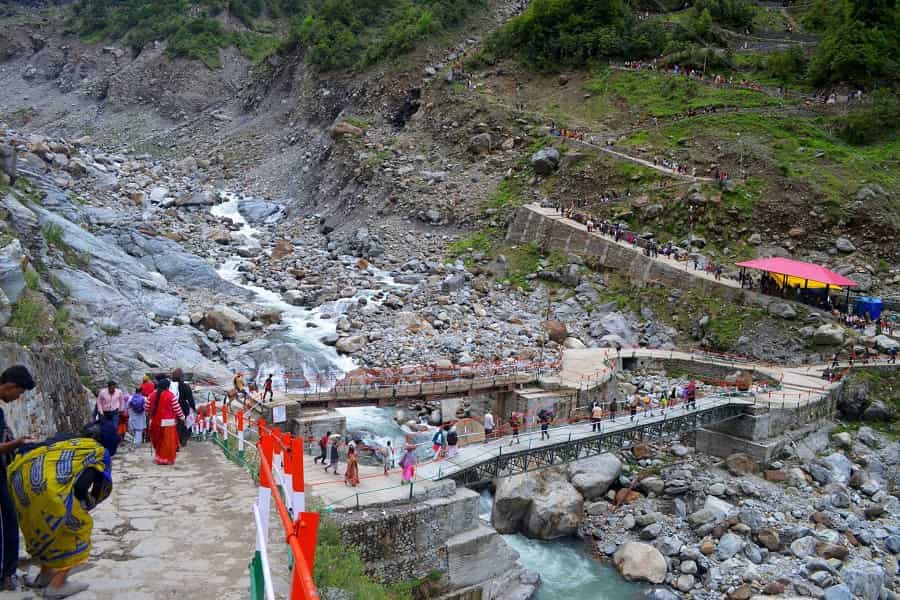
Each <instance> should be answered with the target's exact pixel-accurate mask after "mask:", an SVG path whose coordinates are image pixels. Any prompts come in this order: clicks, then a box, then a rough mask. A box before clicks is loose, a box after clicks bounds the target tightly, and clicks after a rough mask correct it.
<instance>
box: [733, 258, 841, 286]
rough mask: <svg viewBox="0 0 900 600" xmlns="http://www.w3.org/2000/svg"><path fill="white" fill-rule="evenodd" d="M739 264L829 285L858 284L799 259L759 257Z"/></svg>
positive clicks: (738, 264)
mask: <svg viewBox="0 0 900 600" xmlns="http://www.w3.org/2000/svg"><path fill="white" fill-rule="evenodd" d="M737 266H739V267H746V268H748V269H756V270H757V271H768V272H769V273H778V274H780V275H789V276H791V277H797V278H798V279H809V280H810V281H818V282H820V283H827V284H828V285H836V286H840V287H854V286H856V285H857V283H856V282H855V281H853V280H852V279H847V278H846V277H844V276H843V275H838V274H837V273H835V272H834V271H830V270H828V269H826V268H825V267H823V266H820V265H814V264H812V263H807V262H802V261H799V260H791V259H789V258H778V257H772V258H757V259H755V260H746V261H744V262H739V263H737Z"/></svg>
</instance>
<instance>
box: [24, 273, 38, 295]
mask: <svg viewBox="0 0 900 600" xmlns="http://www.w3.org/2000/svg"><path fill="white" fill-rule="evenodd" d="M40 285H41V276H40V275H39V274H38V272H37V271H32V270H31V269H28V270H26V271H25V287H27V288H28V289H29V290H31V291H36V290H37V289H38V287H39V286H40Z"/></svg>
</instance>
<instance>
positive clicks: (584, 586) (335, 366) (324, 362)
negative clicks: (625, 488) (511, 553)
mask: <svg viewBox="0 0 900 600" xmlns="http://www.w3.org/2000/svg"><path fill="white" fill-rule="evenodd" d="M225 197H226V198H227V200H226V201H225V202H223V203H221V204H218V205H216V206H214V207H213V208H212V210H211V212H212V214H213V215H215V216H217V217H223V218H228V219H231V221H232V223H234V224H235V225H237V226H239V227H240V229H239V233H240V234H241V235H242V236H243V237H244V240H243V244H244V245H247V246H254V245H256V246H257V247H258V245H259V242H258V241H257V239H256V234H257V232H256V230H255V228H253V227H252V226H251V225H249V224H248V223H247V221H246V220H245V219H244V217H243V216H242V215H241V214H240V212H239V211H238V203H239V198H238V197H237V196H233V195H228V196H225ZM243 260H244V259H242V258H240V257H239V256H237V255H235V256H233V257H231V258H229V259H228V260H226V261H225V262H224V263H223V264H222V265H221V266H220V267H219V269H218V272H219V275H220V276H221V277H222V278H223V279H225V280H227V281H230V282H232V283H234V284H236V285H239V286H241V287H243V288H245V289H247V290H250V291H252V292H254V293H255V294H256V300H255V301H256V302H257V303H259V304H262V305H265V306H270V307H274V308H277V309H279V310H281V311H283V315H282V322H283V323H284V324H285V325H286V326H287V327H286V329H285V331H284V332H283V333H282V334H281V335H282V336H283V337H284V339H285V341H289V342H291V343H294V344H296V345H297V347H298V348H299V349H300V350H301V351H302V352H303V354H304V355H305V361H304V375H306V376H307V378H308V379H312V378H314V377H315V373H316V372H317V371H319V372H321V371H341V372H348V371H350V370H352V369H354V368H356V365H355V364H354V363H353V360H352V359H350V358H349V357H346V356H341V355H339V354H338V353H337V351H336V350H335V349H334V348H333V347H331V346H327V345H325V344H324V343H322V342H321V338H322V337H323V336H325V335H327V334H333V333H335V321H336V320H335V319H334V318H331V319H323V318H322V316H321V315H322V314H323V313H325V312H327V313H329V314H331V315H336V314H340V313H342V312H343V311H344V310H345V306H346V305H347V304H349V303H350V302H353V301H354V299H350V300H345V301H340V302H331V303H328V304H325V305H322V306H320V307H318V308H314V309H307V308H303V307H299V306H293V305H291V304H289V303H287V302H285V301H284V300H283V299H282V298H281V295H280V294H278V293H277V292H273V291H271V290H267V289H265V288H261V287H258V286H254V285H249V284H247V283H246V282H245V281H244V278H243V276H242V275H241V272H240V269H239V267H240V265H241V263H242V262H243ZM348 268H350V267H349V264H348ZM370 268H372V267H370ZM376 277H378V279H380V280H381V281H382V282H384V283H386V284H387V285H388V286H398V287H400V286H401V284H397V283H394V282H393V279H392V278H391V276H390V274H388V273H386V272H382V271H377V272H376ZM371 294H372V290H360V291H359V293H358V295H359V296H362V297H366V298H369V297H370V296H371ZM307 322H312V323H315V325H316V327H307V325H306V324H307ZM259 372H265V373H273V374H274V375H275V377H274V378H273V379H274V380H275V385H276V388H277V387H279V386H281V385H283V381H284V379H283V378H284V374H285V373H284V368H283V367H282V366H280V365H276V364H273V365H262V366H260V368H259ZM337 410H338V411H340V412H341V413H342V414H343V415H344V416H345V417H346V418H347V430H348V431H363V432H366V436H365V438H370V439H373V440H375V441H376V442H381V443H379V444H378V445H383V442H384V441H386V440H392V442H393V444H394V446H395V447H400V448H402V445H403V443H405V436H404V432H403V430H402V429H401V428H400V426H399V425H398V424H397V422H396V421H395V420H394V415H395V413H396V409H390V408H378V407H376V406H366V407H353V408H339V409H337ZM365 438H364V439H365ZM492 502H493V497H492V496H491V494H490V493H489V492H487V491H485V492H482V495H481V505H480V515H479V516H480V517H481V519H482V520H484V521H486V522H488V523H490V520H491V505H492ZM503 539H504V540H505V541H506V543H507V544H509V545H510V546H511V547H512V548H513V549H515V550H516V552H518V553H519V562H520V563H521V564H522V566H524V567H525V568H527V569H529V570H532V571H534V572H536V573H538V574H540V576H541V586H540V588H539V589H538V592H537V595H536V596H535V600H563V599H564V600H637V599H638V598H639V597H640V592H641V590H642V589H644V588H643V586H639V585H636V584H632V583H629V582H627V581H625V580H624V579H622V578H621V577H620V576H619V574H618V573H617V572H616V570H615V569H614V568H613V567H612V566H610V565H608V564H604V563H601V562H600V561H598V560H596V559H595V558H593V557H592V556H591V554H590V552H589V549H588V547H587V545H586V544H584V543H583V542H582V541H581V540H578V539H563V540H554V541H543V540H533V539H530V538H527V537H525V536H524V535H521V534H513V535H504V536H503Z"/></svg>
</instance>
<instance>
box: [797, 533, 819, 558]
mask: <svg viewBox="0 0 900 600" xmlns="http://www.w3.org/2000/svg"><path fill="white" fill-rule="evenodd" d="M816 541H817V540H816V538H814V537H813V536H811V535H808V536H805V537H802V538H800V539H797V540H794V541H793V542H791V553H792V554H793V555H794V556H796V557H797V558H809V557H810V556H815V555H816Z"/></svg>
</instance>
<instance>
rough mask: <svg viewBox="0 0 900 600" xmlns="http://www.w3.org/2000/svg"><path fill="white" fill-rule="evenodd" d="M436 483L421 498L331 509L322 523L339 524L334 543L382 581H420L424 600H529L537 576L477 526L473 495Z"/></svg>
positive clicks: (481, 525)
mask: <svg viewBox="0 0 900 600" xmlns="http://www.w3.org/2000/svg"><path fill="white" fill-rule="evenodd" d="M441 483H446V484H448V485H446V486H439V487H438V488H436V489H435V490H434V491H433V493H431V494H429V495H427V496H426V497H423V498H418V497H417V499H416V500H413V501H409V500H397V501H392V502H384V503H381V504H378V505H366V506H365V508H363V509H360V510H346V509H338V510H335V511H334V512H333V513H331V514H330V515H329V517H328V518H330V519H332V520H334V521H335V522H336V524H337V525H338V527H339V529H340V531H341V541H342V542H343V543H344V544H345V545H348V546H353V547H354V548H356V549H357V550H358V551H359V553H360V556H361V558H362V559H363V561H364V562H365V564H366V567H367V571H368V573H369V574H370V575H371V576H373V577H374V578H375V579H377V580H379V581H382V582H384V583H388V584H394V583H400V582H405V581H410V580H424V579H426V578H427V580H428V583H427V587H428V590H429V593H428V595H427V597H429V598H432V597H436V596H437V597H439V598H441V600H478V599H487V598H491V599H495V600H513V599H521V598H529V597H531V594H532V593H533V591H534V583H535V582H536V580H537V579H536V576H534V575H533V574H530V573H528V572H527V571H525V570H524V569H523V568H522V566H521V565H520V564H519V563H518V558H519V555H518V553H517V552H516V551H515V550H513V549H512V548H510V547H509V546H508V545H507V544H506V542H505V541H503V538H502V537H501V536H500V535H499V534H498V533H497V531H496V530H495V529H494V528H493V527H490V526H489V525H487V524H485V523H483V522H482V521H481V520H480V518H479V515H478V512H479V508H480V501H479V495H478V494H477V493H476V492H473V491H472V490H469V489H467V488H457V487H456V486H455V484H454V483H453V482H452V481H447V482H441ZM436 573H439V574H440V577H438V578H435V577H434V575H435V574H436Z"/></svg>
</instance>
